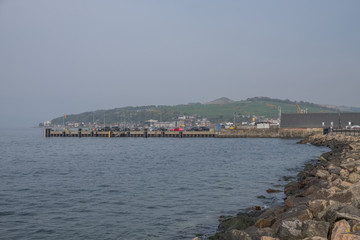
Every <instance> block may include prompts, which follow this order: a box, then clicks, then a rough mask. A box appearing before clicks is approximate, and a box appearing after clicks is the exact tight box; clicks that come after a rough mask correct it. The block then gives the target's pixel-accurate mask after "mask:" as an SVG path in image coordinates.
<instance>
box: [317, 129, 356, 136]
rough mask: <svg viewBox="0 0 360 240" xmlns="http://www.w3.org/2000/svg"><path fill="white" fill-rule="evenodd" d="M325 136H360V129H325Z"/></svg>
mask: <svg viewBox="0 0 360 240" xmlns="http://www.w3.org/2000/svg"><path fill="white" fill-rule="evenodd" d="M323 133H324V134H330V135H337V134H341V135H345V136H360V129H330V128H324V132H323Z"/></svg>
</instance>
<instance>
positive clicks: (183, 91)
mask: <svg viewBox="0 0 360 240" xmlns="http://www.w3.org/2000/svg"><path fill="white" fill-rule="evenodd" d="M359 9H360V1H358V0H347V1H334V0H317V1H305V0H304V1H300V0H299V1H289V0H273V1H269V0H254V1H253V0H252V1H241V0H227V1H219V0H217V1H215V0H178V1H175V0H174V1H171V0H121V1H118V0H106V1H101V0H32V1H28V0H0V126H2V127H7V126H8V127H16V126H36V125H38V123H40V122H44V121H47V120H51V119H53V118H55V117H59V116H62V115H63V114H73V113H81V112H85V111H94V110H99V109H112V108H116V107H125V106H143V105H175V104H186V103H191V102H202V103H205V102H208V101H211V100H214V99H217V98H220V97H228V98H230V99H232V100H244V99H246V98H249V97H257V96H266V97H273V98H279V99H290V100H294V101H295V100H296V101H309V102H314V103H320V104H333V105H346V106H355V107H360V96H359V89H360V30H359V26H360V14H359Z"/></svg>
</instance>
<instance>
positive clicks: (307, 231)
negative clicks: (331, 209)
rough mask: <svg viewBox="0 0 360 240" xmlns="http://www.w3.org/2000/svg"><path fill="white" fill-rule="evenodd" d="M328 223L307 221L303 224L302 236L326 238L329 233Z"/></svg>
mask: <svg viewBox="0 0 360 240" xmlns="http://www.w3.org/2000/svg"><path fill="white" fill-rule="evenodd" d="M329 228H330V223H328V222H325V221H314V220H308V221H305V222H304V223H303V227H302V236H303V237H316V236H318V237H324V238H326V237H327V235H328V232H329Z"/></svg>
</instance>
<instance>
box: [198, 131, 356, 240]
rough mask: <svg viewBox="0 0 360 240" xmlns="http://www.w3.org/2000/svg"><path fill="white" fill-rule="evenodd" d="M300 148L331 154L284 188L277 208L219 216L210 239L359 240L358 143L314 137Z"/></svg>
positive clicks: (323, 157)
mask: <svg viewBox="0 0 360 240" xmlns="http://www.w3.org/2000/svg"><path fill="white" fill-rule="evenodd" d="M301 143H311V144H314V145H319V146H327V147H330V148H331V151H330V152H328V153H325V154H323V155H321V157H320V158H319V160H318V162H317V163H316V164H314V165H312V164H307V165H306V166H305V168H304V170H303V171H302V172H300V173H299V174H298V179H297V181H293V182H290V183H288V184H287V185H286V186H285V187H284V190H283V191H284V193H285V195H286V198H285V201H284V204H283V205H282V206H278V207H273V208H269V209H262V208H261V206H253V207H252V208H251V210H249V211H248V212H244V213H239V214H238V215H237V216H233V217H224V216H222V217H220V225H219V229H218V233H217V234H216V235H215V236H213V237H211V238H210V239H220V240H235V239H244V240H257V239H260V240H279V239H280V240H298V239H306V240H327V239H329V240H345V239H347V240H351V239H360V234H359V232H360V138H359V137H350V136H341V135H336V136H334V135H332V136H331V135H315V136H310V137H308V138H306V139H304V140H302V141H301ZM195 239H196V238H195Z"/></svg>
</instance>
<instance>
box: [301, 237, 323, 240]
mask: <svg viewBox="0 0 360 240" xmlns="http://www.w3.org/2000/svg"><path fill="white" fill-rule="evenodd" d="M303 240H328V239H327V238H324V237H319V236H315V237H307V238H304V239H303Z"/></svg>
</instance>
